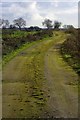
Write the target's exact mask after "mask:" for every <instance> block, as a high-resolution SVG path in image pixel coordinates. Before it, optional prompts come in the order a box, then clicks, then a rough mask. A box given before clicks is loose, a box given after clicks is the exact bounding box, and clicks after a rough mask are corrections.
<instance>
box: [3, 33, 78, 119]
mask: <svg viewBox="0 0 80 120" xmlns="http://www.w3.org/2000/svg"><path fill="white" fill-rule="evenodd" d="M65 38H66V35H65V34H64V33H63V32H55V33H54V35H53V37H51V38H45V39H44V40H41V41H40V42H38V43H35V44H34V45H32V46H30V47H29V48H27V49H25V50H23V51H22V52H20V53H19V54H18V55H17V56H16V57H14V58H13V59H12V60H11V61H9V62H8V63H7V64H6V65H5V66H4V68H3V117H4V118H38V117H41V118H49V117H53V118H54V117H55V118H57V117H59V118H60V117H63V118H66V117H70V118H74V117H75V118H76V117H78V89H77V84H76V83H77V80H78V76H77V74H76V73H75V72H74V71H73V70H72V68H71V67H70V66H68V65H67V63H65V62H64V61H63V59H62V56H61V54H60V53H59V49H60V45H61V43H62V42H63V41H64V40H65Z"/></svg>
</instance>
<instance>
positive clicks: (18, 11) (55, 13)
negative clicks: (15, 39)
mask: <svg viewBox="0 0 80 120" xmlns="http://www.w3.org/2000/svg"><path fill="white" fill-rule="evenodd" d="M16 1H17V2H16ZM18 1H19V2H18ZM21 1H22V0H14V2H13V0H2V2H1V3H0V17H1V9H2V15H3V18H4V19H8V20H9V21H10V22H12V21H13V20H14V19H16V18H19V17H22V18H24V19H25V20H26V25H27V26H34V25H36V26H40V27H42V21H44V19H45V18H49V19H50V20H52V21H53V22H54V20H58V21H60V22H62V23H63V24H62V25H64V24H72V25H74V27H77V26H78V0H70V1H69V0H64V1H63V0H29V1H28V0H23V1H24V2H21Z"/></svg>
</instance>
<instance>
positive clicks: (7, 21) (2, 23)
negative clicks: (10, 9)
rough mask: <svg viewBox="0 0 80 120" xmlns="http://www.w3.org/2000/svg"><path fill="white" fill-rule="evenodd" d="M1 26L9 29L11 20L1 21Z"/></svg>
mask: <svg viewBox="0 0 80 120" xmlns="http://www.w3.org/2000/svg"><path fill="white" fill-rule="evenodd" d="M0 26H2V28H7V27H9V20H4V19H0Z"/></svg>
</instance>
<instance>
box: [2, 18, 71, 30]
mask: <svg viewBox="0 0 80 120" xmlns="http://www.w3.org/2000/svg"><path fill="white" fill-rule="evenodd" d="M61 24H62V23H61V22H59V21H54V24H53V22H52V20H50V19H44V21H43V22H42V25H43V26H44V27H46V28H47V29H52V28H54V29H59V28H60V26H61ZM0 26H1V27H2V28H3V29H4V28H10V29H13V28H18V29H20V30H21V29H22V28H25V29H26V20H24V19H23V18H21V17H20V18H17V19H15V20H13V24H10V22H9V20H5V19H0ZM68 27H70V25H64V28H66V29H67V28H68ZM30 29H34V28H33V26H31V27H30ZM35 29H39V27H38V26H35Z"/></svg>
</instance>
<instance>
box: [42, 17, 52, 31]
mask: <svg viewBox="0 0 80 120" xmlns="http://www.w3.org/2000/svg"><path fill="white" fill-rule="evenodd" d="M42 25H43V26H45V27H47V28H48V29H51V28H52V27H53V25H52V21H51V20H50V19H45V20H44V22H42Z"/></svg>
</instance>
